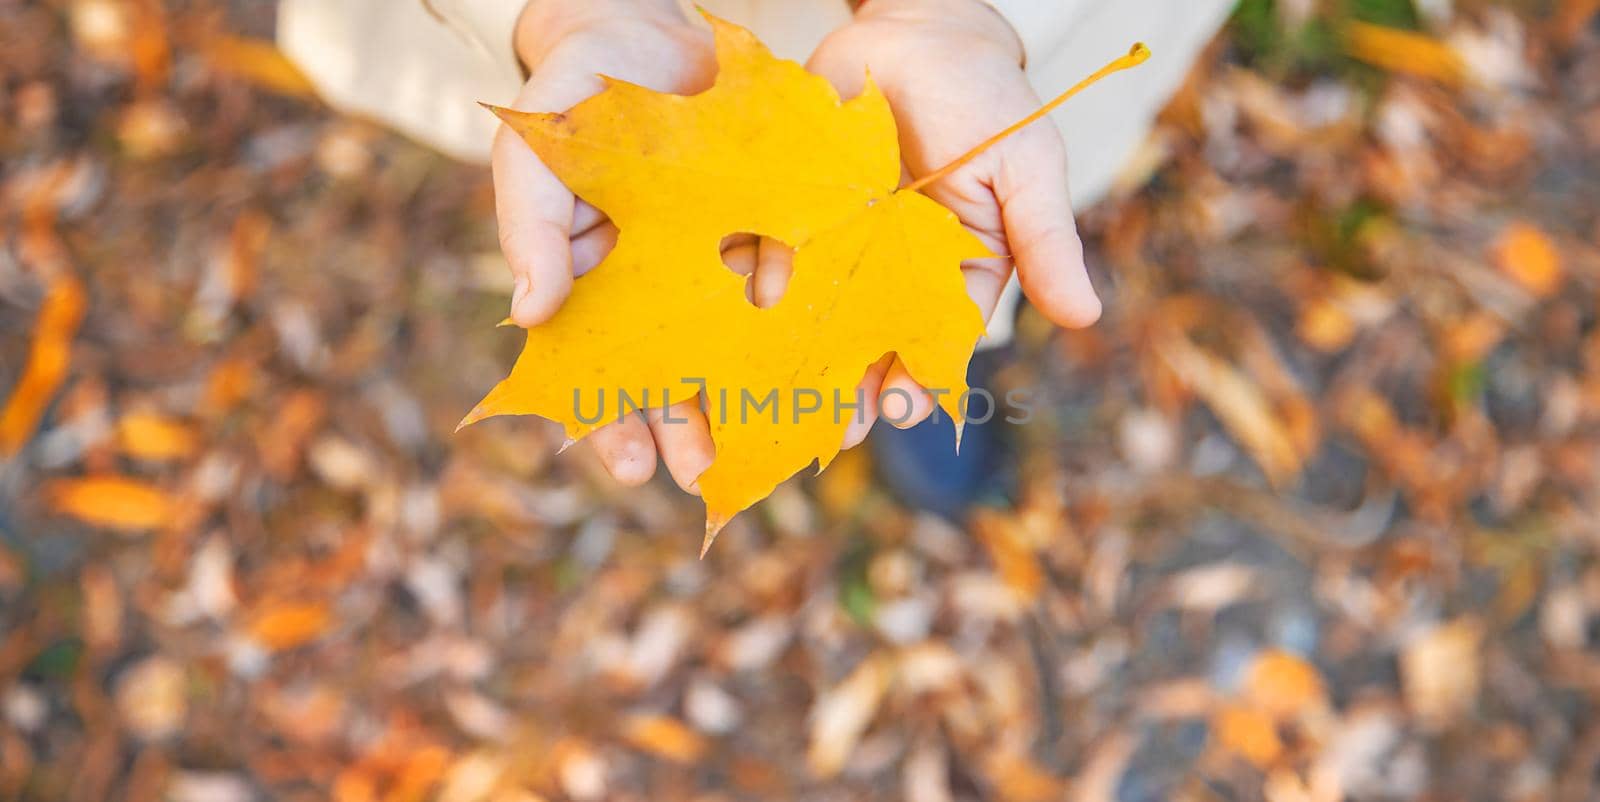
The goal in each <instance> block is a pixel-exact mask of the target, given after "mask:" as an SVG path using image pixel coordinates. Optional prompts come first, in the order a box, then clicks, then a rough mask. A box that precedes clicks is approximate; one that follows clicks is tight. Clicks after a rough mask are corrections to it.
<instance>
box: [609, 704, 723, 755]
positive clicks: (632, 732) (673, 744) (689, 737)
mask: <svg viewBox="0 0 1600 802" xmlns="http://www.w3.org/2000/svg"><path fill="white" fill-rule="evenodd" d="M622 737H623V739H624V740H626V741H627V742H628V743H630V744H632V745H633V746H634V747H635V748H637V749H640V750H642V751H644V752H648V753H650V754H652V755H655V756H656V757H659V758H661V759H663V760H668V761H671V762H673V763H684V764H689V763H694V762H695V761H697V760H699V759H700V756H701V755H704V754H705V752H706V740H705V739H704V738H702V737H700V734H699V733H697V732H695V731H694V730H691V729H689V728H688V727H687V726H685V725H684V723H683V722H681V721H679V720H677V719H675V718H673V717H671V716H661V715H636V716H631V717H629V718H628V720H627V721H625V722H623V724H622Z"/></svg>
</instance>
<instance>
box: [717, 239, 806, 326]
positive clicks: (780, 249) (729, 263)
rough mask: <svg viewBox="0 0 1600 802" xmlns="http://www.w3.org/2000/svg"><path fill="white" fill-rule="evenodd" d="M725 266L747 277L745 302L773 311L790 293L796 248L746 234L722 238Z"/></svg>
mask: <svg viewBox="0 0 1600 802" xmlns="http://www.w3.org/2000/svg"><path fill="white" fill-rule="evenodd" d="M722 264H723V265H724V266H726V267H727V268H728V269H729V270H732V271H733V272H734V274H735V275H739V276H744V297H745V300H747V301H749V302H750V303H751V304H754V305H755V306H757V307H760V308H762V309H770V308H771V307H773V306H775V305H777V303H778V301H780V300H782V299H783V293H784V291H785V290H787V289H789V276H790V275H791V274H792V273H793V272H794V248H793V247H791V246H789V245H788V244H786V243H785V242H783V241H782V240H778V239H773V238H772V237H763V236H761V235H759V234H751V233H749V232H743V231H742V232H739V233H737V234H729V235H728V236H726V237H723V238H722Z"/></svg>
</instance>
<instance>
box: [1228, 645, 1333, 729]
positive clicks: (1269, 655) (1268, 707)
mask: <svg viewBox="0 0 1600 802" xmlns="http://www.w3.org/2000/svg"><path fill="white" fill-rule="evenodd" d="M1242 695H1243V697H1244V699H1245V700H1246V701H1247V702H1248V703H1249V704H1250V705H1251V706H1252V707H1254V708H1255V709H1257V710H1259V711H1261V712H1263V713H1265V714H1267V715H1269V716H1272V717H1274V718H1280V719H1283V718H1291V717H1294V716H1296V715H1299V714H1300V713H1301V712H1302V711H1305V710H1307V709H1308V708H1315V707H1320V706H1322V705H1324V704H1325V703H1326V702H1327V698H1328V691H1327V688H1326V687H1325V686H1324V685H1323V683H1322V675H1321V674H1320V673H1318V671H1317V668H1316V666H1313V665H1311V663H1310V662H1308V661H1306V659H1305V658H1303V657H1300V656H1299V655H1296V654H1293V653H1290V652H1286V651H1283V650H1281V649H1268V650H1266V651H1264V652H1262V653H1261V654H1259V655H1257V657H1256V659H1255V661H1254V662H1252V663H1251V664H1250V668H1249V670H1248V672H1246V674H1245V679H1244V687H1243V689H1242Z"/></svg>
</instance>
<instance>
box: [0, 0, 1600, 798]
mask: <svg viewBox="0 0 1600 802" xmlns="http://www.w3.org/2000/svg"><path fill="white" fill-rule="evenodd" d="M398 1H399V0H397V2H398ZM1597 6H1600V3H1597V2H1594V1H1593V0H1542V1H1540V2H1533V1H1532V0H1530V1H1529V2H1521V3H1514V4H1509V5H1506V4H1491V3H1483V2H1472V1H1471V0H1459V2H1456V3H1451V2H1449V0H1430V1H1429V2H1421V1H1420V0H1419V2H1418V3H1417V4H1416V6H1415V7H1413V6H1412V5H1411V4H1409V3H1407V2H1404V1H1403V0H1344V1H1343V2H1337V3H1317V2H1314V0H1298V1H1296V2H1290V1H1289V0H1279V2H1276V3H1273V2H1270V0H1249V1H1248V2H1246V3H1245V4H1244V6H1243V7H1241V9H1240V10H1239V12H1238V13H1237V14H1236V16H1235V19H1234V21H1233V23H1232V24H1231V25H1230V27H1229V29H1228V30H1227V31H1226V32H1225V33H1223V34H1222V35H1221V36H1220V37H1219V39H1218V41H1217V42H1216V43H1215V45H1214V46H1213V47H1212V48H1211V49H1210V50H1209V51H1208V53H1207V55H1206V56H1205V57H1204V58H1203V59H1202V62H1201V64H1200V65H1199V66H1198V67H1197V69H1196V71H1195V74H1194V76H1193V78H1192V80H1191V81H1190V82H1189V84H1188V85H1187V86H1186V88H1185V89H1184V90H1183V92H1182V93H1181V94H1180V95H1179V96H1178V97H1177V98H1176V99H1175V101H1174V102H1173V105H1172V107H1171V108H1170V109H1169V110H1168V112H1167V113H1166V114H1165V116H1164V118H1163V122H1162V124H1161V126H1160V128H1159V129H1158V130H1157V131H1156V133H1155V134H1154V135H1153V136H1152V138H1151V140H1150V142H1149V143H1148V145H1147V146H1146V147H1145V148H1144V149H1143V150H1142V151H1141V153H1140V158H1139V160H1138V162H1137V164H1135V165H1133V167H1132V168H1131V170H1132V172H1131V174H1130V180H1129V186H1137V187H1139V188H1138V189H1135V190H1131V191H1124V192H1122V193H1120V194H1119V195H1118V196H1117V197H1115V198H1113V199H1112V200H1110V201H1108V202H1106V203H1104V204H1102V205H1101V206H1099V207H1098V208H1096V209H1095V210H1093V211H1091V212H1090V213H1088V214H1087V215H1086V217H1085V220H1084V224H1085V228H1086V231H1087V233H1088V239H1089V242H1090V247H1091V250H1092V258H1093V264H1094V266H1095V269H1096V270H1097V271H1098V273H1097V278H1098V281H1099V283H1100V284H1101V286H1102V287H1103V288H1104V290H1105V293H1106V299H1107V309H1108V315H1107V317H1106V319H1105V320H1104V321H1103V322H1102V323H1100V324H1099V325H1098V326H1096V327H1095V328H1093V329H1092V330H1089V331H1085V332H1079V333H1070V334H1069V333H1060V332H1051V331H1049V330H1048V329H1047V328H1046V327H1045V326H1044V325H1043V324H1042V323H1041V322H1040V321H1039V320H1038V319H1037V318H1036V317H1033V316H1025V318H1024V320H1023V322H1022V327H1021V331H1022V351H1023V352H1024V353H1023V358H1021V359H1020V360H1018V362H1017V363H1016V364H1015V366H1013V367H1012V368H1010V369H1008V371H1007V373H1006V375H1005V380H1006V381H1007V382H1009V383H1013V384H1017V385H1021V384H1030V383H1031V384H1033V385H1035V386H1038V387H1042V388H1045V390H1046V393H1045V394H1046V395H1047V396H1048V399H1047V400H1048V404H1047V405H1046V406H1045V408H1046V409H1047V410H1048V414H1044V415H1041V416H1040V419H1038V420H1036V421H1035V422H1034V423H1033V424H1032V425H1029V426H1025V427H1019V428H1018V429H1017V432H1018V433H1019V434H1020V435H1021V437H1022V439H1023V442H1022V443H1021V450H1022V457H1021V461H1020V463H1019V472H1020V479H1021V488H1022V489H1021V492H1020V494H1019V498H1018V500H1017V502H1016V504H1015V505H1013V506H1012V507H1010V508H1007V509H996V510H990V511H987V512H984V513H981V514H979V515H977V516H975V517H974V518H973V520H972V521H971V522H970V524H969V525H966V526H962V527H956V526H952V525H950V524H946V523H942V522H940V521H938V520H935V519H931V518H928V517H925V516H919V515H916V514H913V513H911V512H909V511H907V510H905V509H902V508H901V507H899V506H897V505H896V504H895V503H894V502H893V501H892V500H890V499H889V498H888V497H887V496H886V495H885V494H884V492H883V491H882V490H881V489H879V488H878V487H876V486H875V485H874V483H873V482H872V481H871V478H870V477H871V470H870V466H869V465H868V464H867V458H866V456H865V455H864V454H863V453H860V450H857V451H853V452H849V455H848V456H847V457H844V458H841V459H840V460H839V461H838V462H837V463H836V465H835V466H834V467H833V468H831V469H830V470H829V471H828V472H827V473H825V474H824V475H822V476H821V477H820V478H817V479H797V480H795V481H793V482H791V483H789V484H787V485H785V486H784V487H782V488H781V489H780V491H779V492H778V493H777V494H776V495H774V496H773V497H772V498H771V499H769V500H767V501H766V502H764V503H762V504H761V505H760V506H759V507H757V508H755V509H753V510H752V511H750V512H749V513H746V514H745V515H743V516H741V517H740V518H739V519H738V520H736V521H735V523H734V525H733V526H731V527H730V528H729V529H728V530H727V531H726V532H725V533H724V534H723V535H722V537H721V539H720V540H719V541H718V543H717V545H716V547H715V548H714V549H713V550H712V552H711V555H710V557H709V558H708V559H706V560H705V561H704V562H702V561H699V560H697V559H696V547H697V545H698V543H699V541H700V534H701V530H700V527H701V514H702V513H701V507H700V505H699V504H698V503H697V502H696V501H695V500H693V499H690V498H688V497H685V496H683V495H682V494H680V493H678V492H677V491H676V490H674V489H672V488H671V487H670V485H669V483H668V482H666V481H665V480H662V479H658V481H657V482H655V483H653V484H652V485H650V486H648V487H646V488H644V489H642V490H638V491H620V490H617V489H616V488H614V487H612V486H611V484H610V483H609V482H608V480H607V479H606V478H605V477H604V474H603V471H602V470H601V469H600V468H599V467H598V466H597V464H596V463H595V462H594V461H592V459H591V458H590V457H589V456H588V455H587V454H585V453H584V452H583V450H582V449H574V450H573V451H572V452H569V453H567V454H563V455H561V456H559V457H558V456H556V454H555V452H556V449H557V447H558V445H559V442H560V435H559V434H558V433H557V432H555V431H554V430H553V428H552V427H550V426H547V425H544V424H541V423H540V422H538V421H534V420H531V419H527V420H502V421H496V422H493V423H490V424H485V425H480V426H477V427H474V428H472V429H469V430H466V431H463V432H461V433H459V434H452V430H453V428H454V427H455V424H456V422H457V420H459V419H460V417H461V416H462V414H463V413H464V412H465V411H466V410H467V409H469V408H470V407H471V405H472V404H473V403H474V402H475V401H476V400H477V398H478V397H479V396H480V395H481V394H482V392H483V391H484V390H485V389H486V388H488V387H489V386H490V385H491V384H492V383H493V382H494V381H495V380H497V379H498V378H500V377H501V376H502V375H503V373H504V371H505V369H506V368H507V366H509V365H510V363H511V360H512V358H513V356H514V354H515V352H516V350H517V348H518V346H519V342H518V338H517V337H516V336H515V334H514V333H512V332H508V331H505V330H497V329H496V328H495V327H494V324H495V322H496V321H497V320H498V318H499V317H500V316H501V315H502V314H503V312H504V309H505V305H506V298H507V295H508V290H509V288H508V281H507V278H506V271H505V268H504V265H503V263H502V262H501V260H500V257H499V256H498V255H497V254H496V252H495V248H494V242H495V238H494V232H493V222H492V220H493V214H492V204H491V194H490V187H489V181H488V177H487V174H486V172H485V171H484V170H481V169H477V168H471V167H466V166H461V165H457V164H453V163H450V162H448V161H446V160H444V159H442V158H440V157H438V156H436V155H434V154H432V153H430V152H427V151H425V150H423V149H421V148H419V147H417V146H415V145H413V144H410V143H408V142H406V141H403V140H401V139H399V138H397V137H395V136H393V135H390V134H388V133H385V132H383V131H382V130H380V129H378V128H376V127H374V126H373V125H371V124H369V123H365V122H362V121H359V120H351V119H347V118H342V117H340V116H338V115H336V114H334V113H332V112H330V110H329V109H327V108H326V107H325V106H323V105H321V104H320V103H319V102H318V101H317V100H315V99H314V98H313V97H312V96H311V95H310V94H309V93H308V91H307V88H306V87H305V85H304V83H303V80H302V79H300V78H299V77H298V76H297V75H296V74H295V73H294V72H293V70H291V69H287V68H286V67H285V64H284V63H283V62H282V61H281V60H280V59H279V58H278V57H277V56H276V55H275V52H274V51H273V50H271V49H270V47H268V46H266V45H265V44H264V43H265V42H267V41H269V39H270V36H271V32H272V21H271V18H272V14H273V9H272V5H271V4H269V3H236V4H234V6H232V7H225V6H223V5H219V4H216V3H209V2H201V1H200V0H194V2H169V3H165V4H162V3H159V2H157V0H127V1H126V2H123V1H121V0H56V1H55V2H37V1H34V0H0V42H3V45H0V182H3V183H0V204H3V206H0V208H3V216H0V404H3V407H0V409H3V412H0V458H3V460H4V463H3V465H0V799H4V800H73V801H74V802H78V801H79V800H101V799H114V800H129V801H130V802H143V801H145V800H173V801H174V802H243V801H244V800H263V801H264V800H308V801H309V800H323V799H330V798H331V799H334V800H337V802H367V801H368V800H374V801H375V800H386V801H392V802H405V801H408V800H417V801H420V800H435V799H437V800H443V802H531V801H532V800H541V799H548V800H559V799H575V800H598V799H634V800H691V799H692V800H706V801H707V802H710V801H712V800H741V799H751V800H754V799H790V798H802V799H813V800H846V799H878V798H883V799H896V798H898V799H905V800H908V801H909V802H945V800H965V799H995V800H1005V801H1006V802H1026V801H1028V800H1053V799H1064V798H1070V799H1079V800H1087V801H1088V802H1099V801H1101V800H1119V801H1124V802H1138V801H1140V800H1152V801H1153V800H1167V799H1172V800H1195V801H1197V802H1198V801H1202V800H1236V799H1237V800H1249V799H1269V800H1273V802H1294V801H1299V800H1308V801H1309V800H1335V799H1341V798H1350V799H1436V800H1586V799H1595V798H1597V791H1596V790H1595V789H1596V787H1597V785H1600V716H1597V715H1596V709H1597V707H1596V705H1597V699H1600V561H1597V548H1600V481H1597V477H1600V320H1597V313H1596V308H1597V307H1596V297H1597V290H1600V30H1597V29H1596V27H1595V23H1594V15H1595V12H1596V8H1597ZM1146 178H1147V179H1149V180H1148V182H1145V181H1144V180H1143V179H1146Z"/></svg>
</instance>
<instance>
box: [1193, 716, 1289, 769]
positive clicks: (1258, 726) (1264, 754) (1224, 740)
mask: <svg viewBox="0 0 1600 802" xmlns="http://www.w3.org/2000/svg"><path fill="white" fill-rule="evenodd" d="M1211 732H1212V734H1213V735H1215V736H1216V739H1217V743H1219V744H1221V745H1222V747H1223V748H1224V749H1226V750H1228V751H1229V752H1232V753H1233V754H1236V755H1238V756H1240V757H1242V758H1244V759H1245V760H1248V761H1250V762H1251V763H1252V764H1254V765H1255V766H1256V767H1257V768H1266V767H1268V766H1270V765H1272V764H1273V763H1274V762H1276V761H1277V759H1278V756H1279V755H1281V754H1283V740H1282V739H1281V738H1279V737H1278V727H1277V724H1276V723H1274V722H1273V720H1272V717H1271V716H1268V715H1267V714H1266V713H1264V712H1262V711H1260V710H1257V709H1255V708H1253V707H1248V706H1245V705H1236V704H1228V705H1223V706H1222V707H1219V708H1217V710H1216V712H1214V713H1212V715H1211Z"/></svg>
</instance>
